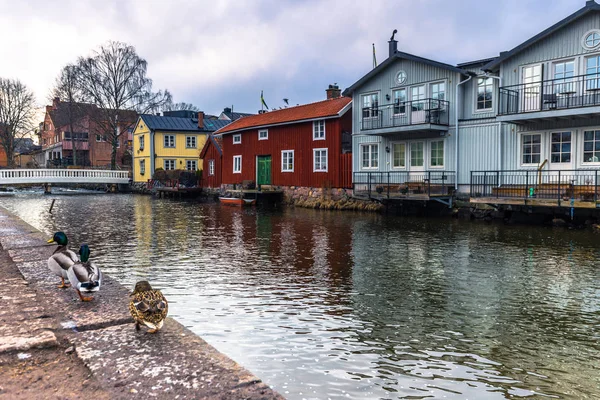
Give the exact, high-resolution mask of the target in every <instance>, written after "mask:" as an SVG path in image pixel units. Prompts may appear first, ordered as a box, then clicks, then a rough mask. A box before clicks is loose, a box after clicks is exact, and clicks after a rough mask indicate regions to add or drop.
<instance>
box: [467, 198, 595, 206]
mask: <svg viewBox="0 0 600 400" xmlns="http://www.w3.org/2000/svg"><path fill="white" fill-rule="evenodd" d="M470 202H471V203H473V204H496V205H511V206H531V207H569V208H570V207H573V208H600V202H598V201H593V200H575V199H573V202H572V204H571V199H569V198H566V199H557V198H556V197H555V198H539V197H520V198H519V197H471V198H470Z"/></svg>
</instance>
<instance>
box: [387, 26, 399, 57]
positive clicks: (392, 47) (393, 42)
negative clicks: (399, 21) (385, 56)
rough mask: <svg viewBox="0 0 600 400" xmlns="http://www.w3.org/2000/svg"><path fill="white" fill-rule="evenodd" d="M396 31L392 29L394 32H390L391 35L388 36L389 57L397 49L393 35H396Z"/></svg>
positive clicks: (396, 42)
mask: <svg viewBox="0 0 600 400" xmlns="http://www.w3.org/2000/svg"><path fill="white" fill-rule="evenodd" d="M396 33H398V30H397V29H394V32H392V37H391V38H390V41H389V42H388V43H389V45H390V54H389V56H390V57H392V56H393V55H394V54H395V53H396V52H397V51H398V41H397V40H396V39H394V36H396Z"/></svg>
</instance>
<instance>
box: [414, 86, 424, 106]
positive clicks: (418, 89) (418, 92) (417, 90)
mask: <svg viewBox="0 0 600 400" xmlns="http://www.w3.org/2000/svg"><path fill="white" fill-rule="evenodd" d="M410 99H411V100H412V111H422V110H423V109H424V107H425V102H423V101H420V100H424V99H425V86H415V87H413V88H411V89H410Z"/></svg>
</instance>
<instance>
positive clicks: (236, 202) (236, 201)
mask: <svg viewBox="0 0 600 400" xmlns="http://www.w3.org/2000/svg"><path fill="white" fill-rule="evenodd" d="M219 201H220V202H221V203H223V204H226V205H229V206H240V207H241V206H253V205H255V204H256V199H240V198H239V197H219Z"/></svg>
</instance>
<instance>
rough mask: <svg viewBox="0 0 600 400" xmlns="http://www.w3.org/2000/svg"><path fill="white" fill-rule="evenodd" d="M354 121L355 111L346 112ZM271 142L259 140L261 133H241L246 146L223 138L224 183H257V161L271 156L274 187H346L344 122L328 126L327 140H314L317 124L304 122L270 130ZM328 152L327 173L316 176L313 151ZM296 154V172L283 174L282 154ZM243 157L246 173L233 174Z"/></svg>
mask: <svg viewBox="0 0 600 400" xmlns="http://www.w3.org/2000/svg"><path fill="white" fill-rule="evenodd" d="M346 115H348V116H349V118H351V115H352V111H351V110H350V111H348V112H346V114H345V115H344V117H345V116H346ZM268 131H269V138H268V139H267V140H258V129H248V130H246V131H243V132H242V133H241V135H242V143H241V144H233V134H227V135H224V136H223V155H224V156H223V183H225V184H234V183H241V182H242V181H244V180H252V181H256V157H257V156H266V155H270V156H271V160H272V164H271V165H272V180H271V182H272V184H273V185H277V186H304V187H323V186H331V187H335V188H339V187H343V186H345V185H346V182H345V180H346V179H342V177H341V172H340V167H341V165H342V161H341V159H342V154H341V153H342V150H341V142H342V138H341V133H342V123H341V120H340V118H333V119H328V120H326V122H325V140H313V123H312V121H311V122H302V123H296V124H290V125H282V126H275V127H270V128H268ZM320 148H327V158H328V159H327V169H328V171H327V172H313V149H320ZM282 150H294V172H282V171H281V151H282ZM236 155H241V156H242V173H241V174H234V173H233V156H236Z"/></svg>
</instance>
